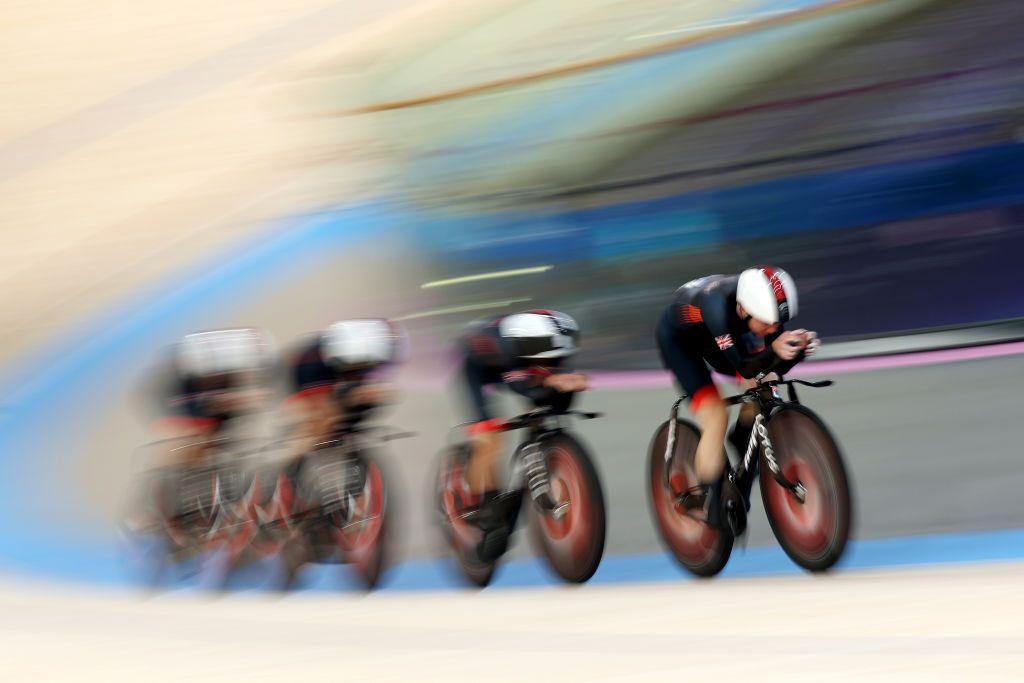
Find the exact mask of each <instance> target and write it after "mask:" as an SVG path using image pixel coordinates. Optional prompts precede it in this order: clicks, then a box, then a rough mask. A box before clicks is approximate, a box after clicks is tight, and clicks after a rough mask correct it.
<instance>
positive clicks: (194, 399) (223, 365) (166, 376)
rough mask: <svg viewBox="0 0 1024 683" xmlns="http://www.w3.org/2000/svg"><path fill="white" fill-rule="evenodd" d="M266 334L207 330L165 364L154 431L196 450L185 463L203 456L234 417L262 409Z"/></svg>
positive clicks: (268, 362)
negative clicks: (182, 441)
mask: <svg viewBox="0 0 1024 683" xmlns="http://www.w3.org/2000/svg"><path fill="white" fill-rule="evenodd" d="M272 349H273V344H272V342H271V340H270V337H269V335H267V334H266V333H265V332H263V331H261V330H258V329H255V328H239V329H225V330H211V331H208V332H196V333H194V334H189V335H186V336H185V338H184V339H182V340H181V341H180V342H179V343H178V344H176V345H175V346H174V347H172V349H171V353H170V354H169V357H168V358H167V359H166V361H165V362H164V364H163V369H162V372H161V373H160V374H161V379H160V380H159V389H158V399H159V404H160V412H161V417H160V418H159V419H158V420H157V422H156V424H155V428H156V430H157V431H158V432H159V433H160V434H161V435H162V436H163V437H164V438H170V439H179V440H180V439H185V440H188V441H189V442H190V443H192V444H193V446H194V447H191V448H186V449H184V450H183V451H181V453H182V454H183V457H184V459H185V460H191V459H194V458H196V457H199V456H201V455H202V454H203V448H202V445H203V444H204V443H206V442H209V441H210V440H211V439H213V438H214V437H215V436H219V435H220V434H221V433H222V431H223V430H224V428H225V427H226V426H227V425H228V424H229V423H230V422H231V421H232V420H234V419H236V418H239V417H242V416H244V415H247V414H250V413H252V412H254V411H256V410H258V409H259V408H260V407H262V406H263V404H264V401H265V399H266V398H267V396H268V393H269V390H268V388H267V384H268V379H269V377H268V373H269V370H270V368H271V366H272V365H273V350H272Z"/></svg>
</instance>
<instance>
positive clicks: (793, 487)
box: [772, 471, 807, 504]
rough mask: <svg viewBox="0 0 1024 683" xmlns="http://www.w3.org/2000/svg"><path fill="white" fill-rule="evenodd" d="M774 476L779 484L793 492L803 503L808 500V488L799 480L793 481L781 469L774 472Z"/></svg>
mask: <svg viewBox="0 0 1024 683" xmlns="http://www.w3.org/2000/svg"><path fill="white" fill-rule="evenodd" d="M772 476H773V477H774V478H775V481H777V482H778V483H779V486H781V487H782V488H784V489H786V490H787V491H789V492H790V493H792V494H793V496H794V497H795V498H796V499H797V501H799V502H800V503H801V504H803V503H805V502H807V489H806V488H805V487H804V485H803V484H802V483H800V482H799V481H798V482H796V483H793V482H791V481H790V480H789V479H787V478H786V475H784V474H783V473H782V472H781V471H779V472H772Z"/></svg>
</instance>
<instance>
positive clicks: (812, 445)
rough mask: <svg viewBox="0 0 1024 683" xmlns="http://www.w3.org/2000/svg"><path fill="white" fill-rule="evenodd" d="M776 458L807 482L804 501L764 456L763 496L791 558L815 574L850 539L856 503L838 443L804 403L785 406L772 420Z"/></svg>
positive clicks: (788, 471)
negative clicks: (780, 480)
mask: <svg viewBox="0 0 1024 683" xmlns="http://www.w3.org/2000/svg"><path fill="white" fill-rule="evenodd" d="M767 426H768V433H769V436H770V438H771V441H772V446H773V448H774V455H775V459H776V460H777V461H778V463H779V468H780V470H781V472H782V474H783V475H785V477H786V478H787V479H788V480H789V481H791V482H793V483H797V482H799V483H800V484H802V485H803V487H804V488H805V489H806V495H805V499H804V501H803V502H801V501H800V500H799V499H798V498H797V496H796V495H795V494H794V493H793V492H791V491H789V490H788V489H786V488H785V487H784V486H782V485H781V484H779V483H778V482H777V481H776V480H775V477H774V476H773V475H772V473H771V471H770V470H769V468H768V464H767V461H766V460H765V459H764V457H762V458H761V476H760V479H761V497H762V499H763V500H764V506H765V512H767V514H768V522H769V523H770V524H771V527H772V532H773V533H774V534H775V538H777V539H778V541H779V545H781V546H782V549H783V550H785V551H786V554H787V555H789V557H790V559H792V560H793V561H794V562H796V563H797V564H798V565H800V566H801V567H803V568H804V569H806V570H808V571H812V572H820V571H825V570H826V569H828V568H829V567H831V566H832V565H834V564H835V563H836V562H837V561H838V560H839V558H840V557H841V556H842V554H843V551H844V550H845V549H846V543H847V541H848V540H849V538H850V526H851V521H852V517H853V515H852V504H851V496H850V488H849V483H848V479H847V476H846V468H845V467H844V466H843V458H842V454H841V453H840V450H839V445H838V444H837V443H836V441H835V439H833V438H832V435H831V434H829V432H828V429H827V428H826V427H825V425H824V423H822V421H821V420H820V419H819V418H818V417H817V416H816V415H815V414H814V413H813V412H811V411H810V410H808V409H807V408H804V407H803V406H784V407H782V408H780V409H778V410H777V411H776V412H775V413H774V414H773V415H772V416H771V418H770V419H769V420H768V425H767Z"/></svg>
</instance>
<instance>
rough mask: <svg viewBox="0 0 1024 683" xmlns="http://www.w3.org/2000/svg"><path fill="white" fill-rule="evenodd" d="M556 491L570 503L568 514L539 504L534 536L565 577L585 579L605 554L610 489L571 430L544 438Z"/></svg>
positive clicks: (559, 499) (573, 580) (557, 499)
mask: <svg viewBox="0 0 1024 683" xmlns="http://www.w3.org/2000/svg"><path fill="white" fill-rule="evenodd" d="M541 448H542V449H543V453H544V458H545V460H546V462H547V467H548V478H549V482H550V485H551V497H552V499H554V501H555V502H556V503H559V504H562V503H568V507H566V508H565V511H564V514H563V516H562V517H560V518H558V519H556V518H555V516H554V515H552V514H551V513H548V512H546V511H543V510H541V509H540V508H539V507H538V506H536V505H534V507H533V512H534V514H533V523H532V530H533V538H534V542H535V544H536V545H537V546H538V547H539V548H540V551H541V552H542V553H543V555H544V557H545V559H547V562H548V566H550V567H551V569H552V570H553V571H554V572H555V574H557V575H558V576H560V577H561V578H562V579H564V580H565V581H568V582H570V583H583V582H585V581H587V580H588V579H589V578H590V577H591V576H593V575H594V572H596V571H597V567H598V565H599V564H600V563H601V557H602V556H603V555H604V540H605V507H604V493H603V492H602V491H601V481H600V479H599V478H598V476H597V469H596V468H595V467H594V463H593V461H592V460H591V458H590V455H589V454H588V453H587V450H586V449H585V448H584V447H583V445H582V444H581V443H580V442H579V441H577V440H576V439H575V438H573V437H572V436H570V435H569V434H565V433H562V434H558V435H556V436H553V437H551V438H548V439H545V440H544V441H543V442H542V443H541Z"/></svg>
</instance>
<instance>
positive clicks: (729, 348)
mask: <svg viewBox="0 0 1024 683" xmlns="http://www.w3.org/2000/svg"><path fill="white" fill-rule="evenodd" d="M728 306H729V304H728V301H727V300H726V298H725V297H724V296H722V295H720V294H718V293H717V292H709V293H707V294H705V295H704V297H703V301H702V303H701V307H700V308H701V311H702V312H703V316H704V324H705V325H706V326H707V328H708V331H709V332H710V333H711V336H712V337H714V339H715V343H716V344H718V348H719V350H720V351H721V352H722V354H723V355H724V356H725V358H726V360H728V361H729V363H730V364H731V365H732V366H733V367H734V368H735V369H736V372H738V373H740V375H742V376H743V377H744V378H746V379H751V378H753V377H756V376H757V375H758V374H759V373H761V372H765V371H766V370H767V369H768V368H770V367H771V365H772V364H773V363H774V362H775V361H776V360H777V357H776V356H775V352H774V351H772V345H771V342H770V341H769V339H765V347H764V351H762V352H761V353H758V354H755V355H753V356H744V355H743V354H742V353H740V350H739V348H737V346H736V340H735V339H733V338H732V333H731V332H730V331H729V318H728V314H729V311H728ZM780 333H781V331H780V332H779V333H777V334H776V335H773V336H772V339H774V338H775V337H777V336H778V334H780Z"/></svg>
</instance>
